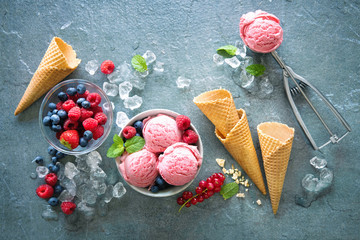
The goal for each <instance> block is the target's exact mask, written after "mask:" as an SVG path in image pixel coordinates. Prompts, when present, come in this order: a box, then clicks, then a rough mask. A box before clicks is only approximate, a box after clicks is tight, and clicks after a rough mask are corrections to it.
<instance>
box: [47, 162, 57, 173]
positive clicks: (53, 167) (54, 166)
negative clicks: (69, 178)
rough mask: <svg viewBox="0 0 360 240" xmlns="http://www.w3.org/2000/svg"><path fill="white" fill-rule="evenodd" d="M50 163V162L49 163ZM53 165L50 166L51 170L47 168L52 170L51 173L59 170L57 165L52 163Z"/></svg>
mask: <svg viewBox="0 0 360 240" xmlns="http://www.w3.org/2000/svg"><path fill="white" fill-rule="evenodd" d="M50 164H51V163H50ZM52 165H53V166H52V168H51V170H50V168H49V167H48V168H49V171H50V172H53V173H57V172H58V171H59V167H58V166H57V165H54V164H52Z"/></svg>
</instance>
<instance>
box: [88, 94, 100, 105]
mask: <svg viewBox="0 0 360 240" xmlns="http://www.w3.org/2000/svg"><path fill="white" fill-rule="evenodd" d="M86 100H87V101H88V102H90V104H91V107H95V106H97V105H99V103H100V102H101V96H100V95H99V94H98V93H90V94H89V95H88V96H87V97H86Z"/></svg>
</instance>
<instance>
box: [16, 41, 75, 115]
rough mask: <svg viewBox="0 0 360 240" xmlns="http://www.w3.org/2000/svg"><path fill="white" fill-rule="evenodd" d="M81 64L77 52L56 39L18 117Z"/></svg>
mask: <svg viewBox="0 0 360 240" xmlns="http://www.w3.org/2000/svg"><path fill="white" fill-rule="evenodd" d="M80 62H81V60H80V59H77V58H76V52H75V51H74V50H73V48H72V47H71V46H70V45H68V44H66V43H65V42H64V41H63V40H62V39H60V38H58V37H54V38H53V39H52V41H51V43H50V45H49V47H48V49H47V51H46V53H45V55H44V57H43V59H42V61H41V62H40V65H39V67H38V69H37V70H36V72H35V74H34V76H33V77H32V79H31V81H30V83H29V85H28V87H27V89H26V91H25V93H24V95H23V97H22V98H21V100H20V103H19V104H18V106H17V108H16V110H15V113H14V114H15V115H18V114H19V113H21V112H22V111H24V110H25V109H26V108H28V107H29V106H30V105H31V104H32V103H34V102H35V101H36V100H37V99H39V98H40V97H41V96H42V95H44V94H45V93H46V92H47V91H49V90H50V89H51V88H52V87H53V86H55V85H56V84H57V83H59V82H60V81H61V80H63V79H64V78H65V77H66V76H67V75H69V74H70V73H72V72H73V71H74V70H75V69H76V67H77V66H78V65H79V63H80Z"/></svg>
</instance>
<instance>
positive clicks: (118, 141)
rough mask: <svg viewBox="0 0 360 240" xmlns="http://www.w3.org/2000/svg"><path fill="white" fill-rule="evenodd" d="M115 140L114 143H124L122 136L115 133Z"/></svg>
mask: <svg viewBox="0 0 360 240" xmlns="http://www.w3.org/2000/svg"><path fill="white" fill-rule="evenodd" d="M113 141H114V143H117V144H121V145H123V144H124V141H123V140H122V138H121V137H120V136H119V135H117V134H115V135H114V137H113Z"/></svg>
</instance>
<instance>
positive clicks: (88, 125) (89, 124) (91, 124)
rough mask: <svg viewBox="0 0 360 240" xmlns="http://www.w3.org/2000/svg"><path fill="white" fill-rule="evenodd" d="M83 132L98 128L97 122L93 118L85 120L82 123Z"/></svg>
mask: <svg viewBox="0 0 360 240" xmlns="http://www.w3.org/2000/svg"><path fill="white" fill-rule="evenodd" d="M82 125H83V126H84V129H85V130H90V131H92V130H94V129H95V128H96V127H97V126H98V121H97V120H95V119H93V118H88V119H85V120H84V121H83V123H82Z"/></svg>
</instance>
